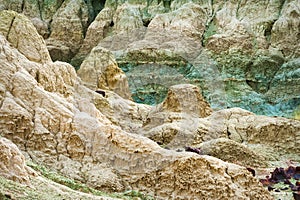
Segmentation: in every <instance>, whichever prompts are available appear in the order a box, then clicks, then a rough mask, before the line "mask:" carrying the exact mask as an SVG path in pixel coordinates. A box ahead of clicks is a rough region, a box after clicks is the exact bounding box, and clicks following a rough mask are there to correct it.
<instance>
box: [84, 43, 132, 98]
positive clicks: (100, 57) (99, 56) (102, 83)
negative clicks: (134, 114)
mask: <svg viewBox="0 0 300 200" xmlns="http://www.w3.org/2000/svg"><path fill="white" fill-rule="evenodd" d="M78 76H79V77H80V78H81V79H82V81H83V82H84V84H85V85H86V86H87V87H88V88H90V89H91V90H94V91H96V90H98V89H102V90H111V91H114V92H115V93H117V94H119V95H120V96H122V97H123V98H126V99H130V98H131V94H130V91H129V87H128V82H127V77H126V75H125V73H124V72H123V71H122V70H121V69H120V68H119V67H118V65H117V63H116V61H115V59H114V56H113V54H112V53H111V52H110V51H108V50H106V49H104V48H102V47H100V46H97V47H95V48H93V50H92V52H91V53H90V54H89V56H88V57H87V58H86V59H85V60H84V61H83V63H82V64H81V66H80V69H79V70H78Z"/></svg>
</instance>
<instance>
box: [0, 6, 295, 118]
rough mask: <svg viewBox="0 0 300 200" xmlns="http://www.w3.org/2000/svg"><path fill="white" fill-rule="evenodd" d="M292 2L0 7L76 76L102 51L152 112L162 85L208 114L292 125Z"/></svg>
mask: <svg viewBox="0 0 300 200" xmlns="http://www.w3.org/2000/svg"><path fill="white" fill-rule="evenodd" d="M168 3H170V5H169V4H168ZM299 3H300V2H299V0H293V1H263V2H262V1H251V2H248V1H227V2H223V1H198V0H192V1H179V0H173V1H170V2H169V1H132V0H129V1H127V0H126V1H111V0H109V1H96V0H95V1H94V0H89V1H82V0H68V1H51V2H48V1H43V2H39V1H38V2H31V1H26V0H25V1H20V2H14V3H12V2H10V1H3V2H2V3H0V9H1V10H3V9H11V10H15V11H17V12H22V13H24V14H25V15H27V16H28V17H29V18H30V19H31V21H32V22H33V23H34V25H35V27H36V28H37V30H38V31H39V33H40V34H41V35H42V36H43V37H44V38H45V39H46V43H47V48H48V50H49V52H50V55H51V57H52V59H53V60H61V61H68V62H71V64H72V65H73V66H74V67H75V68H76V69H79V68H80V65H81V63H82V62H83V60H84V59H85V58H86V56H87V55H88V54H89V53H90V52H91V50H92V49H93V47H96V46H97V45H98V44H99V45H98V46H101V47H104V48H106V49H108V50H110V51H112V53H113V54H114V56H115V57H116V61H117V63H118V65H119V66H120V67H121V68H122V69H123V71H125V72H126V74H127V77H128V79H129V86H130V91H131V93H132V94H133V95H132V97H133V99H134V100H135V101H136V102H139V103H147V104H150V105H154V104H158V103H160V102H162V100H163V99H164V98H165V96H166V93H167V90H168V88H169V87H170V86H171V85H175V84H183V83H192V84H195V85H197V86H198V87H201V89H202V92H203V95H204V97H205V98H206V99H207V100H208V101H209V103H210V104H211V105H212V107H213V108H215V109H221V108H231V107H241V108H244V109H247V110H250V111H252V112H255V113H257V114H264V115H271V116H274V115H275V116H286V117H292V118H295V116H296V113H297V110H296V107H297V106H298V105H299V101H300V100H299V95H298V94H299V93H300V91H299V88H300V87H299V84H298V82H299V73H298V71H299V70H297V69H298V68H299V49H300V48H299V26H300V25H299V23H300V22H299V15H300V11H299V6H297V5H299ZM98 13H99V14H98ZM285 66H289V67H285ZM158 68H159V69H160V70H157V69H158ZM140 72H146V73H140ZM145 74H151V76H148V75H146V76H145ZM149 77H150V78H149ZM156 77H164V79H163V80H162V79H161V78H156ZM178 77H180V78H178ZM277 77H280V80H279V79H278V78H277ZM164 80H166V81H164ZM282 80H286V81H284V83H281V82H282ZM170 83H171V84H170ZM282 85H284V87H283V86H282ZM281 91H284V93H285V95H278V93H280V92H281Z"/></svg>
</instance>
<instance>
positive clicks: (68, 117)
mask: <svg viewBox="0 0 300 200" xmlns="http://www.w3.org/2000/svg"><path fill="white" fill-rule="evenodd" d="M2 14H3V13H2ZM4 14H5V13H4ZM24 31H26V29H25V30H24ZM29 31H31V30H30V29H29ZM20 39H21V38H20ZM0 44H1V45H0V47H1V48H0V59H1V62H0V64H1V71H2V74H3V75H2V76H1V78H0V84H1V93H0V94H1V104H0V105H1V109H0V123H1V124H0V128H1V130H0V131H1V134H2V136H4V137H7V138H9V139H10V140H12V141H13V142H15V143H16V144H17V145H18V147H19V148H20V149H21V150H22V151H24V152H25V153H26V155H27V156H28V157H29V158H30V159H32V160H33V161H35V162H38V163H39V162H42V163H44V164H45V165H47V166H50V167H52V168H54V169H56V170H58V171H59V172H61V173H63V174H66V175H67V176H69V177H72V178H75V179H77V180H80V181H82V182H86V183H88V184H89V185H91V186H93V187H95V188H98V189H103V190H108V191H111V190H113V191H121V190H124V189H125V188H126V189H127V188H130V189H134V190H140V191H144V192H146V193H148V194H151V195H153V196H154V197H155V198H156V199H165V198H176V199H184V198H186V197H187V196H188V197H189V198H208V199H216V198H222V199H231V198H232V197H237V198H239V199H249V198H250V199H271V197H270V195H269V193H268V192H267V190H265V189H264V188H263V187H262V186H261V185H260V184H259V183H258V181H257V179H255V178H254V177H252V175H251V174H250V173H249V172H248V171H247V170H246V169H245V168H243V167H241V166H238V165H234V164H230V163H226V162H223V161H221V160H219V159H216V158H213V157H209V156H199V155H196V154H192V153H176V152H173V151H168V150H164V149H162V148H160V147H159V146H158V145H157V144H156V143H155V142H153V141H151V140H149V139H147V138H145V137H142V136H139V135H136V134H130V133H128V132H125V131H124V130H122V129H121V128H120V127H118V126H115V125H113V124H112V122H111V121H110V120H109V119H108V118H107V117H105V115H104V114H102V113H101V111H100V110H98V109H96V107H95V105H94V104H93V101H94V100H95V99H98V101H101V99H102V98H104V97H103V96H102V95H100V94H97V93H95V92H93V91H91V90H89V89H88V88H86V87H85V86H83V85H82V84H81V82H80V80H79V79H78V78H77V75H76V73H75V70H74V68H73V67H72V66H71V65H69V64H67V63H62V62H54V63H52V62H51V61H49V62H48V61H47V62H46V61H45V60H42V62H41V63H37V62H33V61H30V60H29V59H28V58H26V57H25V56H24V55H23V54H22V53H21V52H20V50H19V49H18V46H17V47H16V48H14V47H13V46H11V45H10V44H9V42H8V41H7V40H6V39H5V37H4V36H3V35H2V34H1V35H0ZM30 45H32V44H30ZM34 45H35V46H38V47H39V48H41V49H42V48H45V44H44V43H43V42H40V41H39V40H35V41H34ZM105 102H106V101H104V100H103V104H105ZM108 110H109V109H108ZM199 180H200V181H199ZM212 180H213V181H212Z"/></svg>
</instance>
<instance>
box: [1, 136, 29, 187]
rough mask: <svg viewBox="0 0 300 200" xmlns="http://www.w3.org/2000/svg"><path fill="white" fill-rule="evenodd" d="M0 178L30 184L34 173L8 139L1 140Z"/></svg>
mask: <svg viewBox="0 0 300 200" xmlns="http://www.w3.org/2000/svg"><path fill="white" fill-rule="evenodd" d="M0 158H1V163H0V176H2V177H5V178H8V179H10V180H13V181H17V182H20V183H25V184H29V182H30V180H29V176H30V175H31V174H32V173H33V171H31V169H30V168H29V167H27V166H26V164H25V157H24V155H23V154H22V153H21V151H20V150H19V149H18V147H17V146H16V145H15V144H13V143H12V142H11V141H9V140H8V139H5V138H3V137H1V138H0Z"/></svg>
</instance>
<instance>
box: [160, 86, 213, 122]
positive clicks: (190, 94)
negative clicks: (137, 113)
mask: <svg viewBox="0 0 300 200" xmlns="http://www.w3.org/2000/svg"><path fill="white" fill-rule="evenodd" d="M156 109H157V110H159V111H160V112H180V113H186V114H190V115H193V116H197V117H200V118H202V117H207V116H209V115H210V114H211V112H212V110H211V108H210V105H209V104H208V103H207V102H206V100H205V99H204V98H203V97H202V94H201V91H200V89H199V88H198V87H197V86H195V85H191V84H182V85H175V86H172V87H170V88H169V91H168V95H167V97H166V99H165V100H164V102H162V103H161V104H160V105H158V106H157V108H156Z"/></svg>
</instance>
